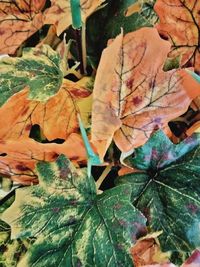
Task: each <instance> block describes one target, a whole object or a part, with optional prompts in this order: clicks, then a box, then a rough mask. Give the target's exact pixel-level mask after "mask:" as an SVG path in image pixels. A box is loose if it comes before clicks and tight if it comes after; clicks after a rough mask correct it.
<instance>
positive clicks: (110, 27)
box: [87, 0, 157, 67]
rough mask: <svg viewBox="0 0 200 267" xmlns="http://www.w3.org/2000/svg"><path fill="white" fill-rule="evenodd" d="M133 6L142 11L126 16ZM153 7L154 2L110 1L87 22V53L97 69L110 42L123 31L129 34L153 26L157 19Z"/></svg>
mask: <svg viewBox="0 0 200 267" xmlns="http://www.w3.org/2000/svg"><path fill="white" fill-rule="evenodd" d="M146 2H148V3H146ZM133 4H138V5H141V9H140V11H138V12H135V13H133V14H132V15H130V16H125V13H126V10H127V8H128V7H129V6H131V5H133ZM153 5H154V0H151V1H143V0H138V1H136V0H118V1H116V0H108V1H107V5H105V7H104V8H102V9H100V10H99V11H97V12H96V13H94V14H93V15H92V16H91V17H90V18H89V19H88V21H87V52H88V57H89V60H90V61H91V63H92V64H93V65H94V66H95V67H97V65H98V62H99V59H100V56H101V53H102V51H103V49H104V48H105V47H106V45H107V42H108V40H109V39H111V38H115V37H116V36H117V35H118V34H119V33H120V32H121V29H123V31H124V33H128V32H132V31H135V30H138V29H140V28H141V27H150V26H153V25H154V23H155V22H156V18H157V15H156V14H155V12H154V10H153ZM94 25H95V27H94Z"/></svg>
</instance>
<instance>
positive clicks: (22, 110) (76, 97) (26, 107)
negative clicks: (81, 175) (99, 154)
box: [0, 80, 91, 141]
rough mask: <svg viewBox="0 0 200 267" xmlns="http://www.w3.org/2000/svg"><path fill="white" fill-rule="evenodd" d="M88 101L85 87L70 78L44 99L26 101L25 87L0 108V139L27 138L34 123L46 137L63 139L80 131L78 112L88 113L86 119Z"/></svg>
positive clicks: (26, 91)
mask: <svg viewBox="0 0 200 267" xmlns="http://www.w3.org/2000/svg"><path fill="white" fill-rule="evenodd" d="M90 100H91V97H90V92H89V91H88V90H86V89H85V88H83V87H81V86H79V85H78V83H74V82H71V81H69V80H63V83H62V85H61V88H60V90H59V92H58V93H57V94H56V95H54V96H53V97H51V98H50V99H49V100H48V101H46V102H40V101H35V100H29V99H28V89H24V90H22V91H20V92H19V93H17V94H15V95H13V96H12V97H11V98H10V99H9V100H8V101H7V103H5V104H4V105H3V107H1V108H0V117H1V120H0V129H1V130H0V139H3V140H5V139H12V140H16V139H19V138H22V137H28V136H29V134H30V131H31V128H32V126H33V125H36V124H37V125H39V126H40V127H41V129H42V133H43V135H44V136H45V137H46V138H47V139H48V140H50V141H51V140H54V139H57V138H60V139H64V140H66V139H67V137H68V136H69V135H70V134H71V133H73V132H78V131H79V124H78V120H77V112H78V111H79V112H80V113H82V112H83V114H84V113H87V114H85V115H84V116H82V118H85V120H86V118H87V116H88V115H89V110H90V107H91V104H90ZM82 102H85V103H86V107H85V105H84V104H83V103H82ZM79 105H80V109H79ZM81 107H82V108H81ZM84 109H85V110H84Z"/></svg>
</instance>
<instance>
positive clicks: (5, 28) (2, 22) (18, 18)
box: [0, 0, 104, 54]
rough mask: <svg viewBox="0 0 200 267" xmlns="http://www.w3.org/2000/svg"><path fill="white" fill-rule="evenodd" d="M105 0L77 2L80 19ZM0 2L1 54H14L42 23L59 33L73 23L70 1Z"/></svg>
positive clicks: (85, 17) (19, 0)
mask: <svg viewBox="0 0 200 267" xmlns="http://www.w3.org/2000/svg"><path fill="white" fill-rule="evenodd" d="M102 2H104V0H94V1H93V0H87V1H83V0H81V1H80V4H81V13H82V21H83V22H85V20H86V19H87V17H88V16H90V14H91V13H93V12H94V11H95V10H96V9H97V8H98V6H99V5H100V4H101V3H102ZM45 3H46V0H42V1H37V0H33V1H32V0H27V1H25V0H17V1H11V0H8V1H0V36H1V42H0V53H6V54H14V53H15V51H16V50H17V48H18V47H20V46H21V44H22V43H23V42H24V41H26V40H27V39H28V38H29V37H30V36H31V35H33V34H34V33H35V32H36V31H38V30H39V29H40V28H41V27H42V26H43V25H44V24H54V25H55V26H56V29H57V34H58V35H60V34H61V33H62V32H63V31H64V30H65V29H66V28H67V27H69V26H70V25H71V23H72V19H71V9H70V0H58V1H54V0H52V1H51V7H49V8H47V9H45V10H43V8H44V6H45Z"/></svg>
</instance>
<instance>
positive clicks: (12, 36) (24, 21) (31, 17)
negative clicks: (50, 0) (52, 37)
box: [0, 0, 46, 54]
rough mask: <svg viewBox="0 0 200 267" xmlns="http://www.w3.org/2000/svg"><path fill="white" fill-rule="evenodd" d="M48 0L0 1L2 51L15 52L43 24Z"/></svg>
mask: <svg viewBox="0 0 200 267" xmlns="http://www.w3.org/2000/svg"><path fill="white" fill-rule="evenodd" d="M45 2H46V0H41V1H38V0H34V1H32V0H27V1H25V0H17V1H11V0H8V1H0V38H1V42H0V53H2V54H3V53H5V54H13V53H15V51H16V49H17V48H18V47H19V46H20V45H21V44H22V43H23V42H24V41H25V40H26V39H27V38H29V37H30V36H31V35H32V34H34V33H35V32H36V31H37V30H39V29H40V28H41V27H42V25H43V14H42V12H41V9H42V8H43V6H44V4H45Z"/></svg>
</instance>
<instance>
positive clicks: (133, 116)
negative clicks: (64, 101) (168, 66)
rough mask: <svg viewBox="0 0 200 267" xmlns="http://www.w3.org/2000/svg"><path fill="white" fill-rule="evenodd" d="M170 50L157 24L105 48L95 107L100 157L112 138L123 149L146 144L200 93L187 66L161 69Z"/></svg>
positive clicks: (94, 129) (94, 125) (95, 134)
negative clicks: (160, 34) (153, 27)
mask: <svg viewBox="0 0 200 267" xmlns="http://www.w3.org/2000/svg"><path fill="white" fill-rule="evenodd" d="M169 51H170V44H169V42H168V41H165V40H162V39H161V38H160V37H159V35H158V32H157V30H156V29H152V28H142V29H140V30H138V31H135V32H132V33H129V34H126V35H125V36H124V37H123V35H122V34H121V35H119V36H118V37H117V38H116V39H115V40H114V41H113V42H112V43H111V44H110V45H109V46H108V48H106V49H105V50H104V52H103V55H102V58H101V61H100V64H99V67H98V70H97V76H96V80H95V84H94V92H93V99H94V101H93V110H92V141H93V142H94V144H95V145H96V147H97V148H98V151H99V154H100V155H101V157H103V155H104V154H105V151H106V149H107V147H108V146H109V144H110V143H111V141H112V138H114V141H115V143H116V145H117V146H118V147H119V149H120V150H121V151H123V152H127V151H130V150H131V149H132V148H134V147H137V146H140V145H142V144H144V143H145V142H146V141H147V139H148V138H149V136H150V135H151V134H152V132H153V131H154V130H155V129H158V128H165V127H166V126H167V123H168V122H169V121H170V120H171V119H173V118H176V117H177V116H179V115H181V114H183V113H184V112H185V111H186V110H187V108H188V106H189V104H190V102H191V100H192V99H193V98H195V97H197V96H198V95H199V94H200V85H199V84H198V83H197V82H196V81H195V79H194V78H192V77H190V75H189V73H187V72H186V71H185V70H183V69H182V70H171V71H168V72H163V71H162V67H163V64H164V62H165V59H166V57H167V54H168V52H169Z"/></svg>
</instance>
